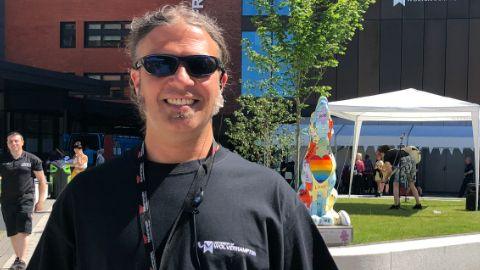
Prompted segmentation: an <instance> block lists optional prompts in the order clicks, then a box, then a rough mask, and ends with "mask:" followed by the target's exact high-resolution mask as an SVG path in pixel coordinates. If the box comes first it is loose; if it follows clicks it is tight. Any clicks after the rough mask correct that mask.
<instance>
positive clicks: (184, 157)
mask: <svg viewBox="0 0 480 270" xmlns="http://www.w3.org/2000/svg"><path fill="white" fill-rule="evenodd" d="M131 27H132V30H131V33H130V37H129V40H128V48H129V50H130V56H131V58H132V63H133V66H134V68H133V69H132V70H131V73H130V75H131V79H132V85H133V87H134V94H135V96H134V99H135V102H136V104H137V105H138V106H139V112H140V114H141V115H142V117H143V119H145V140H144V144H142V146H141V147H140V148H139V149H138V150H136V151H133V153H130V154H127V155H126V156H124V157H122V158H119V159H116V160H113V161H109V162H106V163H105V164H103V165H102V166H98V167H95V168H93V169H92V170H89V171H86V172H84V173H82V174H80V175H78V177H77V178H76V179H75V180H74V181H72V182H71V183H70V184H69V186H67V188H66V189H65V190H64V192H63V193H62V194H61V196H60V197H59V198H58V200H57V202H56V204H55V207H54V209H53V212H52V214H51V216H50V220H49V222H48V224H47V226H46V228H45V231H44V233H43V235H42V238H41V240H40V243H39V245H38V246H37V250H36V251H35V254H34V255H33V258H32V260H31V261H30V265H29V269H142V270H143V269H337V268H336V266H335V263H334V261H333V260H332V257H331V256H330V254H329V251H328V249H327V248H326V246H325V244H324V242H323V240H322V237H321V236H320V234H319V233H318V231H317V228H316V227H315V225H314V224H313V222H312V220H311V218H310V216H309V214H308V212H307V210H306V208H305V206H304V205H303V204H302V203H301V202H300V201H299V200H298V198H297V197H296V194H295V192H294V191H293V190H292V189H291V188H290V187H289V186H288V184H287V183H285V180H283V179H282V177H281V176H280V175H278V174H277V173H275V172H274V171H272V170H269V169H266V168H264V167H261V166H259V165H257V164H253V163H250V162H248V161H246V160H244V159H242V158H241V157H239V156H238V155H236V154H233V153H231V152H230V151H228V150H227V149H225V148H222V147H221V146H218V145H217V144H216V143H215V142H214V138H213V129H212V117H213V115H215V114H216V113H217V112H218V110H219V109H220V107H222V106H223V98H222V90H223V89H224V87H225V85H226V83H227V78H228V75H227V73H226V71H225V65H226V64H228V52H227V49H226V46H225V41H224V39H223V37H222V35H221V32H220V28H219V27H218V26H217V25H216V23H215V22H214V21H213V20H212V19H210V18H208V17H206V16H205V15H202V14H200V13H197V12H194V11H192V10H191V9H190V8H187V7H185V6H182V5H179V6H167V7H164V8H162V9H160V10H157V11H154V12H150V13H147V14H146V15H144V16H143V17H141V18H136V19H134V20H133V21H132V23H131Z"/></svg>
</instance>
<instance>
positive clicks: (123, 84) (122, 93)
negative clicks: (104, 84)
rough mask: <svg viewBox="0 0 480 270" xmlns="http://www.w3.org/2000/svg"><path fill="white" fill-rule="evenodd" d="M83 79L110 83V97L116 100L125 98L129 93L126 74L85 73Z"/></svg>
mask: <svg viewBox="0 0 480 270" xmlns="http://www.w3.org/2000/svg"><path fill="white" fill-rule="evenodd" d="M85 77H88V78H91V79H95V80H102V81H108V82H109V83H110V97H112V98H116V99H123V98H126V97H127V95H126V93H128V91H129V83H128V82H129V75H128V73H86V74H85Z"/></svg>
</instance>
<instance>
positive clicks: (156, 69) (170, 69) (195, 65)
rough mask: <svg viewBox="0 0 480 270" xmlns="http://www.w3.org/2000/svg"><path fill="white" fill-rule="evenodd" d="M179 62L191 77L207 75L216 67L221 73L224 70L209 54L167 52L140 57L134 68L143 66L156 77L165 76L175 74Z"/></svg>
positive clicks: (218, 61) (216, 59)
mask: <svg viewBox="0 0 480 270" xmlns="http://www.w3.org/2000/svg"><path fill="white" fill-rule="evenodd" d="M180 63H182V64H183V65H184V67H185V69H186V70H187V72H188V74H189V75H190V76H192V77H204V76H208V75H211V74H212V73H214V72H215V71H216V70H217V69H220V70H221V71H222V74H223V72H224V68H223V65H222V62H221V61H220V59H218V58H216V57H214V56H210V55H189V56H183V57H181V56H174V55H168V54H152V55H147V56H144V57H142V58H140V60H138V61H137V62H136V63H135V65H134V68H135V69H140V68H141V67H142V66H143V67H144V68H145V70H146V71H147V72H148V73H150V74H152V75H154V76H156V77H165V76H170V75H173V74H175V72H177V69H178V66H179V65H180Z"/></svg>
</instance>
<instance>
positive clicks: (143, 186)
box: [135, 141, 219, 270]
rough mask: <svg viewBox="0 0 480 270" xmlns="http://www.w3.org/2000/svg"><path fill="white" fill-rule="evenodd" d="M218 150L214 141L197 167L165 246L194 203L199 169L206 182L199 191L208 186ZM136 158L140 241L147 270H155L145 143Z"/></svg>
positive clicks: (155, 261)
mask: <svg viewBox="0 0 480 270" xmlns="http://www.w3.org/2000/svg"><path fill="white" fill-rule="evenodd" d="M218 149H219V146H218V145H217V143H216V142H215V141H214V142H213V144H212V147H211V148H210V151H209V155H208V157H207V159H206V160H205V162H204V164H203V165H200V166H199V168H198V170H197V172H196V173H195V176H194V177H193V181H192V183H191V184H190V188H189V191H188V193H187V196H186V197H185V199H184V203H183V206H182V209H181V211H180V212H179V214H178V215H177V218H176V220H175V223H174V225H173V226H172V228H171V231H170V234H169V236H168V239H167V245H168V244H169V242H170V240H171V238H172V236H173V232H174V231H175V228H176V225H177V224H178V221H179V219H180V216H181V215H182V213H183V212H184V210H185V208H189V207H190V208H191V207H192V205H193V204H194V203H195V202H194V197H193V196H194V194H195V192H196V188H197V185H198V181H199V180H201V179H200V178H199V172H200V170H201V169H203V170H205V174H203V178H206V182H205V184H204V186H203V188H200V190H201V191H203V190H204V188H205V187H206V185H207V184H208V180H209V178H210V172H211V170H212V167H213V160H214V156H215V153H216V152H217V150H218ZM137 157H138V161H139V172H138V174H137V176H136V179H135V180H136V183H137V187H138V190H139V193H140V197H139V200H138V217H139V222H140V227H141V229H142V239H143V243H144V245H145V252H146V253H147V254H148V256H149V258H150V267H149V269H150V270H156V269H158V268H157V260H156V258H155V244H154V241H153V232H152V215H151V211H150V204H149V199H148V193H147V182H146V178H145V142H143V143H142V146H141V148H140V150H139V152H138V155H137ZM197 206H198V205H197ZM194 208H196V206H194ZM164 250H167V246H166V247H165V249H164Z"/></svg>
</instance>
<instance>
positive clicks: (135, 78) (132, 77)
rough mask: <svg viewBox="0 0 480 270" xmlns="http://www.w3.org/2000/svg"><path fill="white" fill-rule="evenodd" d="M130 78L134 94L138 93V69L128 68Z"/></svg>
mask: <svg viewBox="0 0 480 270" xmlns="http://www.w3.org/2000/svg"><path fill="white" fill-rule="evenodd" d="M130 80H131V82H132V86H133V89H134V91H135V94H136V95H138V89H140V70H136V69H130Z"/></svg>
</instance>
